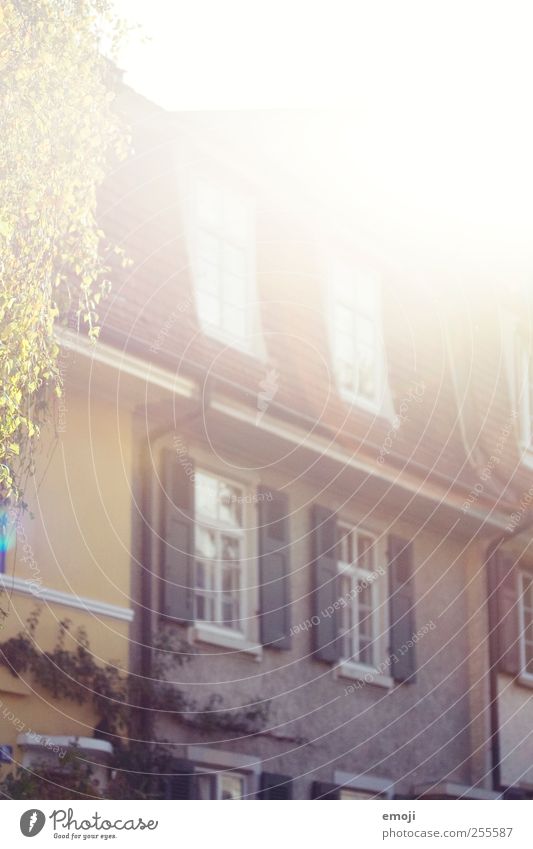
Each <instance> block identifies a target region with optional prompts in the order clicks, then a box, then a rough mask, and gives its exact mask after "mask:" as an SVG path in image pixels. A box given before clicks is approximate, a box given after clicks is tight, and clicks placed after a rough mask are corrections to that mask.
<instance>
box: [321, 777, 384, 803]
mask: <svg viewBox="0 0 533 849" xmlns="http://www.w3.org/2000/svg"><path fill="white" fill-rule="evenodd" d="M334 777H335V783H336V784H338V785H339V799H341V800H345V801H347V800H351V799H392V798H393V797H394V784H393V782H392V781H390V780H389V779H388V778H380V777H378V776H376V775H368V773H365V774H364V775H354V774H351V773H349V772H344V771H341V770H335V774H334Z"/></svg>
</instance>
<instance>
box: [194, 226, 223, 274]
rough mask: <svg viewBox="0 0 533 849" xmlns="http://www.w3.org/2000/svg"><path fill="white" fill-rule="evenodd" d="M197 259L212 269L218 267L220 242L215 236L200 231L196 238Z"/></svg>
mask: <svg viewBox="0 0 533 849" xmlns="http://www.w3.org/2000/svg"><path fill="white" fill-rule="evenodd" d="M197 246H198V247H197V250H198V259H199V260H200V259H201V260H203V261H204V262H206V263H209V265H211V266H212V267H213V268H218V267H219V265H220V242H219V239H217V238H216V236H213V235H212V234H211V233H207V232H206V231H205V230H200V231H199V232H198V237H197Z"/></svg>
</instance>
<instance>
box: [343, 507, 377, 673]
mask: <svg viewBox="0 0 533 849" xmlns="http://www.w3.org/2000/svg"><path fill="white" fill-rule="evenodd" d="M337 528H338V534H339V537H340V536H341V535H342V536H344V535H346V534H348V535H349V536H350V537H351V538H352V546H353V547H354V548H353V550H354V551H357V546H358V541H359V538H360V537H368V538H369V539H371V540H372V551H373V560H374V562H373V566H374V569H372V570H370V571H369V570H367V569H363V568H362V567H361V566H359V565H357V562H356V560H354V561H353V562H352V563H348V562H345V561H343V560H341V559H340V558H339V559H338V561H337V569H338V572H339V575H340V576H341V577H346V576H348V577H349V578H350V579H351V585H352V586H351V588H350V589H351V590H352V591H353V589H354V586H355V584H357V582H358V581H361V580H363V581H367V582H368V586H369V590H370V596H371V604H372V615H371V639H372V663H365V662H363V661H361V660H359V659H356V658H355V657H354V655H355V653H356V652H355V651H352V653H351V654H350V655H348V656H343V662H345V663H353V664H357V665H358V666H363V667H365V668H367V669H376V667H377V665H378V663H379V658H378V661H377V662H376V655H377V653H378V648H379V646H378V643H379V633H380V623H379V592H378V586H377V584H378V579H377V578H376V577H375V565H376V564H375V558H376V542H377V538H376V536H375V535H374V534H372V533H370V532H369V531H366V530H364V529H363V528H360V527H357V526H354V525H352V524H350V523H347V522H339V523H338V525H337ZM351 604H352V609H351V611H352V612H351V618H352V619H354V620H356V622H355V625H354V626H353V628H352V633H351V634H350V635H345V634H343V636H342V640H343V643H344V642H345V640H346V637H347V636H348V639H350V642H351V644H352V649H355V648H356V646H358V644H359V594H357V593H356V594H355V595H354V597H353V599H351ZM344 610H346V608H341V611H344ZM356 651H357V652H358V651H359V649H356Z"/></svg>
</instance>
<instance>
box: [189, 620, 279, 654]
mask: <svg viewBox="0 0 533 849" xmlns="http://www.w3.org/2000/svg"><path fill="white" fill-rule="evenodd" d="M188 638H189V640H190V641H191V642H200V643H208V644H209V645H212V646H220V647H221V648H224V649H234V650H235V651H238V652H243V653H244V654H251V655H253V656H254V657H255V659H256V660H257V661H260V660H261V658H262V656H263V646H260V645H259V644H258V643H251V642H249V640H247V639H246V637H245V636H244V634H241V633H239V632H238V631H231V630H230V629H229V628H219V627H218V626H217V625H211V624H210V623H208V622H197V623H196V624H195V625H193V626H192V627H191V628H189V632H188Z"/></svg>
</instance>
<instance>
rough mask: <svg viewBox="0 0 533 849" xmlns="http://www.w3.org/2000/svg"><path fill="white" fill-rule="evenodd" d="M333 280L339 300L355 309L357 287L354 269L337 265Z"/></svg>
mask: <svg viewBox="0 0 533 849" xmlns="http://www.w3.org/2000/svg"><path fill="white" fill-rule="evenodd" d="M332 279H333V285H334V288H335V294H336V297H337V299H338V300H339V301H343V302H344V303H345V304H349V305H350V307H352V308H353V307H355V304H356V297H357V287H356V281H355V275H354V272H353V269H351V268H350V267H349V266H348V265H347V264H345V263H341V262H338V263H335V265H334V267H333V277H332Z"/></svg>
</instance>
